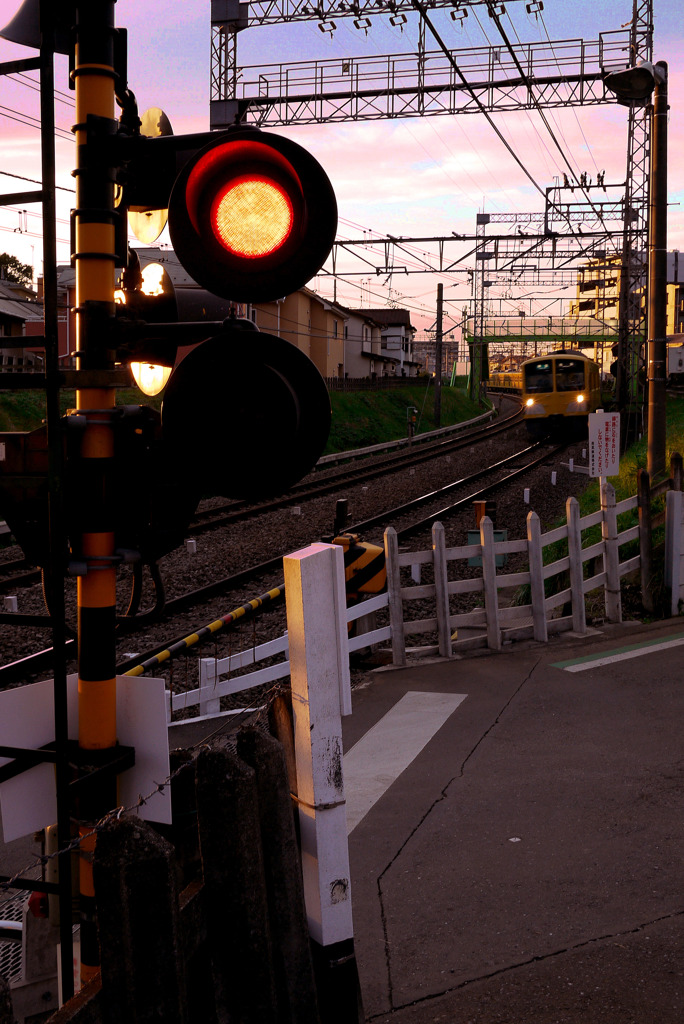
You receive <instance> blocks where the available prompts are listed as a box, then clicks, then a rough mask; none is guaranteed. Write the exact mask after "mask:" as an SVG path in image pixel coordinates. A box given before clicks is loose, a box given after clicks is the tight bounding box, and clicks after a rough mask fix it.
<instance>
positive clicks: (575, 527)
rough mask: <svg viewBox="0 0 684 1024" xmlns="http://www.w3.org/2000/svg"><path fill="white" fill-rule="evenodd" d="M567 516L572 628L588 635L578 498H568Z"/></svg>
mask: <svg viewBox="0 0 684 1024" xmlns="http://www.w3.org/2000/svg"><path fill="white" fill-rule="evenodd" d="M565 516H566V519H567V523H568V560H569V562H570V600H571V603H572V628H573V630H574V631H575V633H586V631H587V610H586V607H585V604H584V562H583V561H582V527H581V525H580V507H579V502H578V500H577V498H568V500H567V501H566V503H565Z"/></svg>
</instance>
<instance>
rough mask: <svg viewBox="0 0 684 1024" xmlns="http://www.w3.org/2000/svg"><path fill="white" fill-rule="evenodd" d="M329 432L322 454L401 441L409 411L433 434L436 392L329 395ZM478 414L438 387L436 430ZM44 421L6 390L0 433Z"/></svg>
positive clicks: (462, 397) (426, 386)
mask: <svg viewBox="0 0 684 1024" xmlns="http://www.w3.org/2000/svg"><path fill="white" fill-rule="evenodd" d="M60 399H61V408H62V412H66V410H67V409H70V408H73V406H74V404H75V401H76V399H75V395H74V392H73V391H65V392H63V393H62V395H61V396H60ZM116 400H117V404H118V405H140V404H145V405H150V406H152V407H153V408H155V409H159V408H160V407H161V398H160V397H157V398H146V397H145V396H143V395H141V393H140V392H139V391H138V390H137V389H131V390H121V391H118V392H117V396H116ZM330 401H331V405H332V429H331V431H330V438H329V439H328V444H327V446H326V449H325V451H326V453H330V452H340V451H347V450H348V449H351V448H362V447H364V446H365V445H370V444H379V443H380V442H382V441H394V440H396V439H397V438H400V437H406V430H407V423H408V420H407V409H408V408H409V407H410V406H413V407H414V408H416V409H417V410H418V412H417V415H416V433H417V434H422V433H425V432H426V431H429V430H434V429H435V421H434V404H435V392H434V384H433V383H432V379H431V378H430V379H429V380H423V379H421V380H420V382H416V383H415V384H407V385H406V387H401V388H391V389H390V388H388V389H387V390H377V391H334V392H333V393H332V394H331V395H330ZM481 412H482V410H481V409H479V408H478V407H477V405H475V404H474V403H473V402H470V401H469V400H468V398H467V397H466V393H465V390H464V388H463V387H454V388H452V387H446V386H444V387H443V388H442V415H441V426H443V427H446V426H450V425H451V424H452V423H460V422H461V421H462V420H468V419H472V418H473V417H475V416H478V415H479V414H480V413H481ZM44 418H45V395H44V394H43V392H42V391H6V392H4V393H3V395H2V397H0V430H33V429H34V428H35V427H38V426H40V424H41V422H42V421H43V420H44Z"/></svg>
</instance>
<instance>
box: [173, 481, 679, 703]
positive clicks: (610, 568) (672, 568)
mask: <svg viewBox="0 0 684 1024" xmlns="http://www.w3.org/2000/svg"><path fill="white" fill-rule="evenodd" d="M601 494H602V505H601V508H600V509H599V510H598V511H596V512H592V513H590V514H589V515H586V516H582V517H580V513H579V504H578V502H577V500H576V499H575V498H569V499H568V501H567V503H566V512H567V521H566V523H565V524H564V525H563V526H559V527H557V528H556V529H554V530H550V531H549V532H547V533H544V534H542V532H541V525H540V521H539V517H538V516H537V514H536V513H535V512H530V513H529V514H528V516H527V536H526V537H524V538H522V539H519V540H495V539H494V529H493V524H492V521H491V520H490V519H489V518H488V517H486V516H485V517H484V518H483V519H482V520H481V523H480V539H479V543H477V544H467V545H461V546H458V547H447V546H446V544H445V539H444V528H443V526H442V525H441V524H440V523H435V524H434V527H433V530H432V547H431V548H430V549H429V550H425V551H400V550H399V548H398V544H397V534H396V531H395V530H393V529H392V528H390V529H388V530H387V531H386V532H385V552H386V560H387V581H388V582H387V592H386V593H383V594H379V595H378V596H377V597H373V598H371V599H369V600H367V601H363V602H362V603H361V604H359V605H357V606H356V607H352V608H347V609H346V610H345V611H344V612H343V615H344V618H345V620H346V622H347V623H353V622H357V623H358V626H357V628H356V631H355V633H354V635H349V634H347V633H345V641H346V647H347V654H349V653H351V652H353V651H355V650H359V649H361V648H366V647H370V646H372V645H373V646H378V645H384V646H385V647H386V649H387V650H388V651H390V650H391V658H392V662H393V664H395V665H397V666H400V665H404V664H406V661H407V655H411V656H418V655H440V656H442V657H445V658H448V657H451V656H453V655H454V654H456V653H458V652H459V651H461V650H466V649H471V648H475V647H488V648H489V649H491V650H499V649H500V648H501V646H502V645H503V644H504V643H505V642H507V641H511V640H519V639H534V640H538V641H541V642H545V641H547V640H548V637H549V635H550V634H552V633H557V632H561V631H570V630H571V631H573V632H575V633H578V634H583V633H586V631H587V621H586V595H587V594H588V593H589V592H590V591H597V590H598V591H599V592H601V591H602V594H601V593H599V596H598V600H599V601H602V603H603V618H605V619H606V620H607V621H609V622H621V621H622V601H621V596H620V580H621V578H622V577H623V576H624V575H625V574H627V573H630V572H633V571H634V570H637V569H639V568H640V565H641V556H640V554H639V541H640V527H639V525H632V526H628V527H626V528H624V529H620V528H619V525H618V517H619V516H621V515H622V514H623V513H627V512H633V511H634V510H635V509H636V508H637V505H638V499H637V497H636V496H635V497H632V498H627V499H625V500H624V501H621V502H617V503H616V501H615V491H614V488H613V486H612V485H611V484H609V483H604V485H603V487H602V492H601ZM667 510H668V511H667V516H668V518H667V531H666V561H667V565H666V570H665V575H666V581H667V582H668V585H669V586H671V588H672V614H677V612H678V606H679V601H680V600H684V505H683V501H682V493H681V492H678V491H669V492H668V495H667ZM630 518H633V517H630ZM592 529H593V530H594V532H595V533H596V534H598V536H597V539H596V540H593V539H592V538H591V536H587V534H588V531H590V530H592ZM630 543H632V548H633V549H634V547H636V548H637V553H632V554H631V555H630V556H629V557H627V558H626V559H625V560H621V549H622V548H624V547H625V545H627V544H630ZM552 545H559V549H561V550H562V553H560V554H559V555H558V556H557V557H555V558H554V559H553V560H552V561H548V560H547V561H546V564H545V551H546V550H547V549H549V548H550V547H551V546H552ZM583 545H584V546H583ZM501 556H504V557H505V559H515V560H516V561H517V562H518V563H520V565H518V566H517V567H516V568H515V571H511V572H508V573H507V572H505V571H503V568H504V567H503V566H501V565H499V566H497V560H499V562H501V561H503V559H502V558H501ZM472 559H478V560H480V561H481V568H480V569H479V571H476V572H473V573H471V574H470V575H469V576H467V578H464V574H463V573H462V572H458V573H454V574H453V575H458V576H459V578H458V579H451V580H450V579H449V575H450V573H449V570H450V566H451V565H452V564H456V563H460V564H461V565H462V564H463V563H464V562H466V563H467V562H468V560H472ZM520 566H522V567H520ZM424 567H425V568H424ZM421 570H422V574H423V575H425V576H427V575H428V572H429V575H430V577H431V580H430V581H429V582H421V581H420V577H421ZM466 575H467V574H466ZM521 595H523V597H524V603H513V599H515V600H517V601H519V600H520V598H521ZM465 603H467V604H468V608H467V609H465V610H457V611H454V610H452V606H453V605H457V604H458V605H463V604H465ZM416 610H417V614H413V613H414V612H415V611H416ZM426 613H427V614H426ZM378 615H379V616H382V617H384V619H385V620H386V621H385V624H384V625H380V626H375V625H374V622H375V619H376V616H378ZM421 637H424V638H425V642H424V643H422V644H418V645H415V644H414V641H415V639H416V638H417V639H420V638H421ZM409 640H410V642H411V646H407V643H408V641H409ZM288 652H289V644H288V637H287V635H285V636H282V637H279V638H278V639H277V640H272V641H270V642H268V643H265V644H261V645H260V646H259V647H255V648H250V649H248V650H245V651H241V652H239V653H236V654H232V655H230V656H229V657H226V658H220V659H216V658H203V659H201V661H200V670H199V685H198V687H197V689H194V690H191V691H189V692H185V693H176V694H174V695H173V696H170V698H169V717H170V716H171V712H172V711H177V710H179V709H181V708H183V709H185V708H191V707H195V706H197V707H198V711H199V716H200V717H203V716H213V715H216V714H218V713H220V706H221V698H222V697H226V696H229V695H231V694H235V693H240V692H242V691H244V690H246V689H249V688H252V687H256V686H262V685H263V684H270V683H273V682H275V681H276V680H278V679H283V678H286V677H287V676H289V675H290V662H289V660H288V657H289V653H288ZM266 660H269V662H270V664H268V665H265V666H263V662H265V661H266ZM260 664H262V667H259V666H260ZM250 666H252V670H251V671H249V672H245V669H248V668H249V667H250ZM226 713H228V714H229V713H231V712H226Z"/></svg>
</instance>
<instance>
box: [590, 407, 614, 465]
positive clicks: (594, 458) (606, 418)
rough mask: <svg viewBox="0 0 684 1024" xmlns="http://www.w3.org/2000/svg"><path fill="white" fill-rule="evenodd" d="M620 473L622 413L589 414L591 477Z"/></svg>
mask: <svg viewBox="0 0 684 1024" xmlns="http://www.w3.org/2000/svg"><path fill="white" fill-rule="evenodd" d="M619 472H620V413H619V412H591V413H589V476H617V474H618V473H619Z"/></svg>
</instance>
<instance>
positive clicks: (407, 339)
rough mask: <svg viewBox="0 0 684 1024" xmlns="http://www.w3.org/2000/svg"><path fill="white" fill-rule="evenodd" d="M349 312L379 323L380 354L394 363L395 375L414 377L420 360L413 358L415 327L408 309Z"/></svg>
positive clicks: (418, 368) (355, 310) (357, 310)
mask: <svg viewBox="0 0 684 1024" xmlns="http://www.w3.org/2000/svg"><path fill="white" fill-rule="evenodd" d="M350 312H352V313H356V314H358V315H360V316H366V317H370V318H371V319H372V320H374V321H375V323H376V324H379V325H380V337H381V346H380V354H381V355H382V356H384V357H385V358H386V359H387V360H391V361H392V363H393V364H394V375H395V376H397V377H415V376H416V375H417V374H418V372H419V370H420V365H421V364H420V362H419V361H417V360H416V359H415V358H414V354H413V339H414V338H415V334H416V328H415V327H414V326H413V324H412V323H411V314H410V313H409V311H408V309H395V308H392V307H388V308H387V309H352V310H351V311H350Z"/></svg>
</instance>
